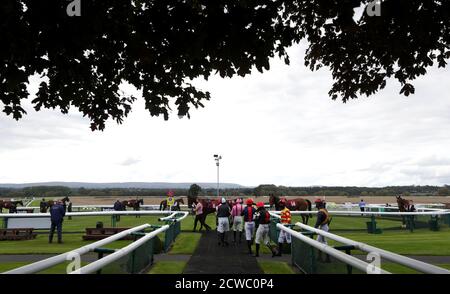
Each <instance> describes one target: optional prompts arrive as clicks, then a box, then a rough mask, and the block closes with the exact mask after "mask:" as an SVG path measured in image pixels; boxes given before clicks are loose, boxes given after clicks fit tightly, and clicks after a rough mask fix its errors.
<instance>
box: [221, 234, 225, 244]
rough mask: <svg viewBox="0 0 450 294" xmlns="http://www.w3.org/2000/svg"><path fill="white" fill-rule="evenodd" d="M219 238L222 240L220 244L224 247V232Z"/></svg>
mask: <svg viewBox="0 0 450 294" xmlns="http://www.w3.org/2000/svg"><path fill="white" fill-rule="evenodd" d="M220 239H221V241H222V246H223V247H225V233H221V234H220Z"/></svg>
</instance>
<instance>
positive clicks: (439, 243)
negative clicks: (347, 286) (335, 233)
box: [330, 228, 450, 256]
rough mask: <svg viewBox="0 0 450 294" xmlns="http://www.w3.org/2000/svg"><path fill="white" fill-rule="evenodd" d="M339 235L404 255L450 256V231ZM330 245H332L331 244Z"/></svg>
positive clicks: (446, 229) (404, 231)
mask: <svg viewBox="0 0 450 294" xmlns="http://www.w3.org/2000/svg"><path fill="white" fill-rule="evenodd" d="M339 235H341V236H343V237H346V238H349V239H352V240H356V241H360V242H363V243H367V244H369V245H372V246H375V247H378V248H381V249H385V250H388V251H393V252H395V253H398V254H404V255H447V256H448V255H450V246H449V244H450V229H449V228H442V229H441V230H440V231H438V232H433V231H430V230H428V229H420V230H415V231H414V232H413V233H411V232H409V231H407V230H398V231H384V232H383V233H382V234H379V235H377V234H367V233H351V232H349V233H346V232H342V233H339ZM330 244H332V243H331V242H330Z"/></svg>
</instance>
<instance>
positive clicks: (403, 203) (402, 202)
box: [396, 195, 410, 228]
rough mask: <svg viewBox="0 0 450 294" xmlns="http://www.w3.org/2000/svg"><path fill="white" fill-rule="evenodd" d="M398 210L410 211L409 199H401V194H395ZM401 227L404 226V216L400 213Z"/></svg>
mask: <svg viewBox="0 0 450 294" xmlns="http://www.w3.org/2000/svg"><path fill="white" fill-rule="evenodd" d="M396 198H397V205H398V211H400V212H408V211H410V210H409V208H410V202H409V200H406V199H403V198H402V196H401V195H398V196H396ZM402 228H406V218H405V216H404V215H402Z"/></svg>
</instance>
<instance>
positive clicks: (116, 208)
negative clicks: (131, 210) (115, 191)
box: [113, 199, 123, 221]
mask: <svg viewBox="0 0 450 294" xmlns="http://www.w3.org/2000/svg"><path fill="white" fill-rule="evenodd" d="M113 208H114V211H122V210H123V205H122V202H120V200H119V199H117V200H116V202H115V203H114V207H113ZM116 221H120V215H116Z"/></svg>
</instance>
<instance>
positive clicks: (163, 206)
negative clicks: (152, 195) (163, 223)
mask: <svg viewBox="0 0 450 294" xmlns="http://www.w3.org/2000/svg"><path fill="white" fill-rule="evenodd" d="M174 202H175V204H174V205H173V206H172V207H171V208H170V210H171V211H179V210H180V204H184V200H183V198H179V199H176V200H175V201H174ZM167 206H168V205H167V200H166V199H165V200H163V201H161V203H160V204H159V210H166V208H167Z"/></svg>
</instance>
